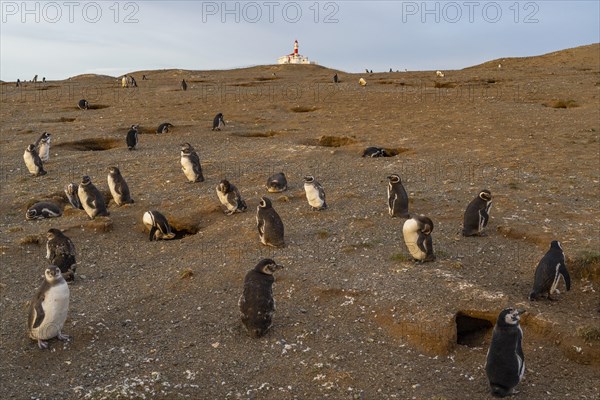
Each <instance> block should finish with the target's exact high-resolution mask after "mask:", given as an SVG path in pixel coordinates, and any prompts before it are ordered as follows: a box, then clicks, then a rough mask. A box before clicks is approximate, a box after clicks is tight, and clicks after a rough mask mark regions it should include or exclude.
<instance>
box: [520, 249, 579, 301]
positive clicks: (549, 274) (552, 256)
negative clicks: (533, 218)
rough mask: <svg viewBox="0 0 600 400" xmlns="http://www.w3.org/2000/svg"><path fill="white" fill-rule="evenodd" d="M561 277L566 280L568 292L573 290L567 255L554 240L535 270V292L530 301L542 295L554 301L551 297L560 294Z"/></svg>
mask: <svg viewBox="0 0 600 400" xmlns="http://www.w3.org/2000/svg"><path fill="white" fill-rule="evenodd" d="M561 277H562V278H563V279H564V280H565V286H566V288H567V291H569V290H571V276H570V275H569V271H568V270H567V265H566V264H565V253H564V252H563V249H562V246H561V244H560V242H559V241H558V240H553V241H552V242H551V243H550V249H549V250H548V251H547V252H546V254H545V255H544V257H542V259H541V260H540V262H539V263H538V265H537V268H536V269H535V277H534V281H533V290H532V291H531V293H530V294H529V300H530V301H534V300H535V299H537V298H538V297H539V296H542V295H545V296H546V297H547V298H548V300H553V299H552V298H551V297H550V295H551V294H554V293H560V292H559V291H558V289H557V286H558V283H559V282H560V278H561Z"/></svg>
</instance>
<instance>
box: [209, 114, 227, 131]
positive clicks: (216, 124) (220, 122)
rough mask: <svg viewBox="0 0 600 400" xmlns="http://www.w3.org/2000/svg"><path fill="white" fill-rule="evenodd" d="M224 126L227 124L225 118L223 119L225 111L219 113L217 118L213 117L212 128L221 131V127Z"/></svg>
mask: <svg viewBox="0 0 600 400" xmlns="http://www.w3.org/2000/svg"><path fill="white" fill-rule="evenodd" d="M224 126H225V119H223V113H218V114H217V115H215V118H214V119H213V125H212V130H213V131H220V130H221V128H223V127H224Z"/></svg>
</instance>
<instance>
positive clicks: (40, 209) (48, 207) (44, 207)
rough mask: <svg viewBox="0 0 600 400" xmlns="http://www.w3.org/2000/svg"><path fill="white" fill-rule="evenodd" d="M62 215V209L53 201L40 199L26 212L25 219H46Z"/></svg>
mask: <svg viewBox="0 0 600 400" xmlns="http://www.w3.org/2000/svg"><path fill="white" fill-rule="evenodd" d="M60 216H62V209H61V208H60V207H59V206H58V205H57V204H56V203H53V202H51V201H39V202H37V203H35V204H33V205H32V206H31V207H29V208H28V209H27V211H26V212H25V219H27V220H32V219H44V218H56V217H60Z"/></svg>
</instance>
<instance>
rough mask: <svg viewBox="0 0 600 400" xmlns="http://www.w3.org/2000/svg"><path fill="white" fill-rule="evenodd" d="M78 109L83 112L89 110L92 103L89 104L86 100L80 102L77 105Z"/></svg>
mask: <svg viewBox="0 0 600 400" xmlns="http://www.w3.org/2000/svg"><path fill="white" fill-rule="evenodd" d="M77 107H79V108H80V109H82V110H87V109H89V108H90V103H88V101H87V100H85V99H81V100H79V103H77Z"/></svg>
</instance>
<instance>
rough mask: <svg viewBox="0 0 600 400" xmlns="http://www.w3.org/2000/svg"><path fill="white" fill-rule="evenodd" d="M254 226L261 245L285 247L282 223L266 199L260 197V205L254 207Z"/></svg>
mask: <svg viewBox="0 0 600 400" xmlns="http://www.w3.org/2000/svg"><path fill="white" fill-rule="evenodd" d="M256 226H257V228H258V236H259V238H260V242H261V243H262V244H264V245H266V246H273V247H285V240H284V227H283V221H282V220H281V217H280V216H279V214H277V211H275V209H274V208H273V204H272V203H271V199H269V198H268V197H265V196H263V197H261V199H260V203H259V205H258V207H256Z"/></svg>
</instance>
